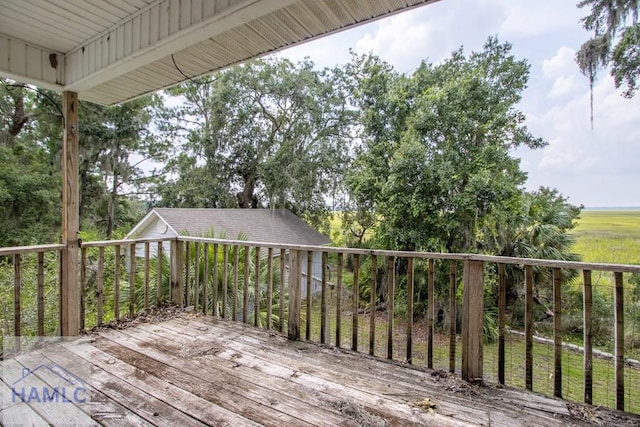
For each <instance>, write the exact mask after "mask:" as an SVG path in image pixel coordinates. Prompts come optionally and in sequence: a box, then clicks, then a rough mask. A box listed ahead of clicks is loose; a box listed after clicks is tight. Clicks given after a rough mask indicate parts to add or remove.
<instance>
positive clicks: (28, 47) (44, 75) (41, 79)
mask: <svg viewBox="0 0 640 427" xmlns="http://www.w3.org/2000/svg"><path fill="white" fill-rule="evenodd" d="M54 65H55V67H54ZM0 76H2V77H5V78H8V79H11V80H15V81H18V82H20V83H28V84H33V85H35V86H38V87H40V88H45V89H51V90H55V91H58V92H59V91H61V90H62V88H63V84H62V83H63V78H64V54H62V53H60V52H56V51H53V50H50V49H46V48H43V47H41V46H35V45H33V44H31V43H29V42H26V41H24V40H20V39H16V38H15V37H10V36H7V35H5V34H0Z"/></svg>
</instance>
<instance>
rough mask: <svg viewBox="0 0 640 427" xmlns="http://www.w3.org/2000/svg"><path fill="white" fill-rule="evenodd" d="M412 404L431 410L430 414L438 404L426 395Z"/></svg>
mask: <svg viewBox="0 0 640 427" xmlns="http://www.w3.org/2000/svg"><path fill="white" fill-rule="evenodd" d="M411 406H413V407H414V408H420V409H425V410H427V411H429V413H430V414H433V413H434V411H433V410H434V409H435V407H436V404H435V402H433V401H432V400H431V399H430V398H429V397H425V398H424V399H422V400H421V401H418V402H413V403H412V404H411Z"/></svg>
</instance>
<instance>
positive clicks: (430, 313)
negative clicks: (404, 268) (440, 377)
mask: <svg viewBox="0 0 640 427" xmlns="http://www.w3.org/2000/svg"><path fill="white" fill-rule="evenodd" d="M428 268H429V270H428V275H427V304H428V305H427V367H428V368H429V369H433V332H434V331H433V322H434V320H435V308H436V305H435V300H436V299H435V290H434V288H435V284H434V280H435V271H434V269H435V261H434V260H432V259H430V260H429V267H428Z"/></svg>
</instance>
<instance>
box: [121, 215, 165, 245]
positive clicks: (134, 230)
mask: <svg viewBox="0 0 640 427" xmlns="http://www.w3.org/2000/svg"><path fill="white" fill-rule="evenodd" d="M158 217H160V215H158V212H156V210H155V209H151V210H150V211H149V212H148V213H147V214H146V215H145V216H144V218H142V219H141V220H140V221H138V223H137V224H136V225H135V226H134V227H133V228H132V229H131V231H129V232H128V233H127V234H126V235H125V236H124V238H125V239H135V238H136V237H138V234H139V233H140V232H141V231H143V230H144V229H145V228H147V226H148V225H149V224H150V223H151V222H152V221H153V220H154V219H155V218H158Z"/></svg>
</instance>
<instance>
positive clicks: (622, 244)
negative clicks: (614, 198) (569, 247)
mask: <svg viewBox="0 0 640 427" xmlns="http://www.w3.org/2000/svg"><path fill="white" fill-rule="evenodd" d="M573 235H574V236H575V237H576V240H577V241H576V245H575V246H574V248H573V250H574V251H575V252H576V253H578V254H580V255H581V256H582V260H583V261H586V262H604V263H615V264H640V210H628V211H607V210H602V211H600V210H586V211H583V212H582V214H581V218H580V220H578V225H577V227H576V228H575V229H574V230H573Z"/></svg>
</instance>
